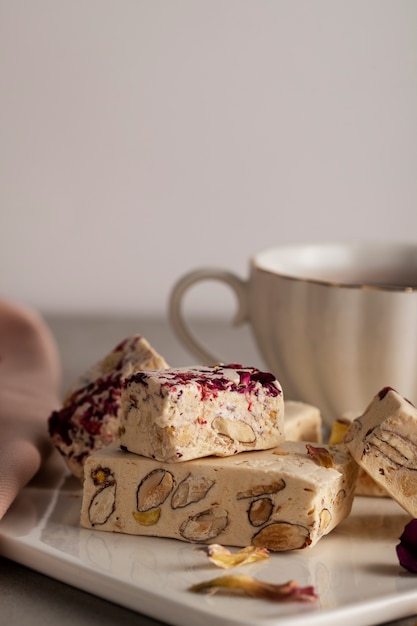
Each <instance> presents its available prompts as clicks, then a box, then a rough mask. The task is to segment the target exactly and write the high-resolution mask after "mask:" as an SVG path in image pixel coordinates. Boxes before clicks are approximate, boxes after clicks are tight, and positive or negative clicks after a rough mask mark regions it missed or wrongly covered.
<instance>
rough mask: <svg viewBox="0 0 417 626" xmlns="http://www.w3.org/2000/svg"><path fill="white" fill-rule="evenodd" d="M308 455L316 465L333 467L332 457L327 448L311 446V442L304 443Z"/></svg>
mask: <svg viewBox="0 0 417 626" xmlns="http://www.w3.org/2000/svg"><path fill="white" fill-rule="evenodd" d="M306 448H307V452H308V455H309V456H310V457H311V458H312V459H313V461H315V462H316V463H317V465H321V466H322V467H334V457H333V454H332V453H331V452H329V450H327V448H320V447H317V446H312V445H311V444H309V443H307V444H306Z"/></svg>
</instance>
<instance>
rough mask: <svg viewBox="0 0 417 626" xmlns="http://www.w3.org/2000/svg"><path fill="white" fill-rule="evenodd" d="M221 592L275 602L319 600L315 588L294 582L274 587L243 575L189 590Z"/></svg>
mask: <svg viewBox="0 0 417 626" xmlns="http://www.w3.org/2000/svg"><path fill="white" fill-rule="evenodd" d="M219 590H223V591H225V590H226V591H229V592H231V593H238V594H241V595H244V596H249V597H250V598H260V599H262V600H271V601H273V602H288V601H293V602H314V601H315V600H317V594H316V592H315V590H314V588H313V587H299V585H298V583H296V582H295V581H294V580H290V581H288V582H286V583H283V584H279V585H274V584H271V583H266V582H263V581H260V580H257V579H256V578H252V577H251V576H245V575H243V574H240V575H234V576H219V577H218V578H213V579H211V580H207V581H204V582H202V583H198V584H196V585H193V586H192V587H190V588H189V591H192V592H194V593H201V592H203V593H205V592H209V593H210V592H211V593H215V592H216V591H219Z"/></svg>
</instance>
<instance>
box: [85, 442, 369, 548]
mask: <svg viewBox="0 0 417 626" xmlns="http://www.w3.org/2000/svg"><path fill="white" fill-rule="evenodd" d="M356 472H357V464H356V463H354V461H353V459H352V457H351V455H350V454H349V452H348V451H347V449H346V447H345V446H340V445H338V446H323V447H322V446H320V447H317V446H316V445H315V444H308V443H307V444H306V443H305V442H293V441H291V442H290V441H286V442H284V443H282V444H280V446H278V447H276V448H273V449H272V450H263V451H257V452H242V453H241V454H239V455H236V456H229V457H226V458H220V457H213V456H212V457H206V458H202V459H195V460H193V461H188V462H186V463H163V462H161V461H156V460H153V459H149V458H146V457H144V456H140V455H137V454H132V453H129V452H124V451H123V450H120V449H119V448H117V447H116V446H114V445H113V446H110V447H108V448H106V449H104V450H100V451H98V452H96V453H95V454H93V455H92V456H90V457H89V458H88V459H87V461H86V464H85V480H84V491H83V503H82V512H81V525H82V526H83V527H85V528H89V529H95V530H102V531H110V532H121V533H128V534H132V535H146V536H157V537H168V538H172V539H178V540H182V541H186V542H190V543H213V542H215V543H221V544H223V545H228V546H238V547H245V546H249V545H255V546H261V547H264V548H267V549H269V550H272V551H276V552H281V551H287V550H297V549H302V548H308V547H311V546H314V545H315V544H316V543H317V542H318V541H319V539H320V538H321V537H323V536H324V535H326V534H328V533H329V532H330V531H331V530H333V529H334V528H335V527H336V526H337V525H338V524H339V523H340V522H341V521H342V520H343V519H344V518H345V517H347V515H348V514H349V512H350V510H351V506H352V500H353V493H354V486H355V478H356Z"/></svg>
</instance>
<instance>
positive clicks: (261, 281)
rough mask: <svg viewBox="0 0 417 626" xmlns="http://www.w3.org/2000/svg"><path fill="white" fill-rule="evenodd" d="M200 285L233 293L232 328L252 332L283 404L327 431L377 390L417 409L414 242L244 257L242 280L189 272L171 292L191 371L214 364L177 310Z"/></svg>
mask: <svg viewBox="0 0 417 626" xmlns="http://www.w3.org/2000/svg"><path fill="white" fill-rule="evenodd" d="M202 280H218V281H221V282H223V283H225V284H226V285H229V286H230V287H231V288H232V289H233V291H234V292H235V294H236V296H237V301H238V310H237V315H236V318H235V320H234V322H235V324H240V323H243V322H249V323H250V325H251V328H252V331H253V333H254V336H255V340H256V343H257V346H258V348H259V351H260V354H261V355H262V357H263V359H264V361H265V363H266V364H267V367H268V369H269V370H270V371H271V372H272V373H273V374H274V375H275V376H276V377H277V378H278V380H279V381H280V383H281V385H282V387H283V391H284V397H286V398H287V399H292V400H301V401H303V402H307V403H310V404H313V405H315V406H317V407H318V408H319V409H320V410H321V413H322V417H323V420H324V422H325V423H327V424H328V425H331V423H332V422H333V420H334V419H335V418H337V417H340V416H341V415H343V414H345V413H347V412H351V413H357V414H358V415H359V414H360V413H362V412H363V410H364V409H365V408H366V406H367V405H368V403H369V402H370V401H371V399H372V398H373V396H374V395H375V394H376V393H377V392H378V391H379V390H380V389H381V388H383V387H385V386H390V387H393V388H395V389H396V390H397V391H398V393H400V394H401V395H403V396H405V397H407V398H408V399H409V400H410V401H411V402H413V403H415V404H417V242H416V243H415V244H413V243H410V244H408V243H385V242H351V243H324V244H305V245H285V246H278V247H275V248H272V249H268V250H264V251H262V252H260V253H259V254H256V255H255V256H253V257H252V259H251V260H250V275H249V278H248V279H247V280H244V279H241V278H239V277H238V276H236V275H235V274H234V273H232V272H229V271H226V270H220V269H213V268H202V269H198V270H195V271H192V272H190V273H189V274H187V275H185V276H184V277H183V278H181V279H180V280H179V281H178V282H177V283H176V284H175V285H174V288H173V290H172V293H171V297H170V307H169V315H170V321H171V324H172V326H173V328H174V330H175V332H176V334H177V335H178V337H179V339H180V340H181V341H182V342H183V344H184V346H185V347H186V348H187V349H188V350H189V351H190V352H191V353H192V354H193V355H194V356H195V357H196V358H197V359H198V360H199V362H200V363H205V364H213V363H216V362H218V361H219V359H218V358H216V356H215V355H214V354H211V353H210V352H209V351H207V350H206V349H205V347H204V346H203V345H202V344H201V343H199V341H198V340H197V339H196V338H195V337H194V335H193V333H192V332H191V330H190V327H189V325H188V324H187V322H186V320H185V318H184V314H183V307H182V304H183V297H184V295H185V293H186V291H188V289H190V288H191V287H192V286H193V285H195V284H196V283H198V282H200V281H202ZM233 360H234V359H233V355H230V361H233Z"/></svg>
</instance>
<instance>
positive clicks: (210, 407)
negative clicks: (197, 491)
mask: <svg viewBox="0 0 417 626" xmlns="http://www.w3.org/2000/svg"><path fill="white" fill-rule="evenodd" d="M121 402H122V411H121V419H120V430H119V440H118V443H119V445H120V446H121V447H122V448H123V449H124V450H127V451H129V452H135V453H136V454H142V455H144V456H147V457H150V458H154V459H157V460H159V461H168V462H176V461H187V460H190V459H196V458H201V457H204V456H209V455H216V456H230V455H234V454H237V453H239V452H245V451H248V450H261V449H262V450H263V449H267V448H272V447H274V446H276V445H277V444H278V443H280V442H281V441H283V440H284V438H285V431H284V399H283V394H282V390H281V387H280V385H279V383H278V381H277V379H276V378H275V376H273V375H272V374H270V373H269V372H262V371H260V370H258V369H256V368H252V367H243V366H241V365H237V364H233V365H216V366H213V367H204V366H200V367H191V368H171V369H167V370H164V371H161V370H160V371H148V372H138V373H135V374H132V376H130V377H129V378H128V379H126V380H125V382H124V384H123V387H122V397H121Z"/></svg>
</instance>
